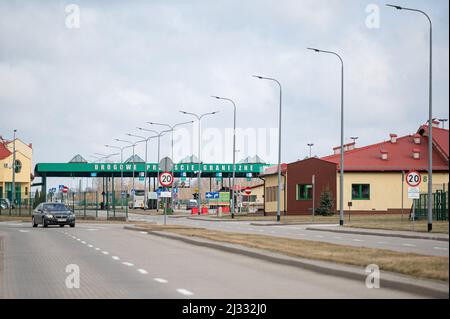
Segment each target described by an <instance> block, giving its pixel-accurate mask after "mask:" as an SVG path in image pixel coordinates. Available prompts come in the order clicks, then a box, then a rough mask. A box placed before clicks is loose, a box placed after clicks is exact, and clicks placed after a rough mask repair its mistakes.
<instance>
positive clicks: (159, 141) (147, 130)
mask: <svg viewBox="0 0 450 319" xmlns="http://www.w3.org/2000/svg"><path fill="white" fill-rule="evenodd" d="M137 129H138V130H140V131H144V132H151V133H154V134H156V135H155V136H156V137H157V138H158V165H157V166H158V173H157V180H158V182H157V183H158V188H159V161H160V160H161V159H160V154H161V136H163V135H164V133H166V132H168V131H161V132H158V131H155V130H149V129H146V128H143V127H137ZM155 191H156V190H155ZM156 211H157V212H159V196H158V198H157V199H156Z"/></svg>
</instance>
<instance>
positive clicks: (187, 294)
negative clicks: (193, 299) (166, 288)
mask: <svg viewBox="0 0 450 319" xmlns="http://www.w3.org/2000/svg"><path fill="white" fill-rule="evenodd" d="M177 292H178V293H180V294H182V295H185V296H192V295H193V293H192V292H190V291H189V290H187V289H184V288H179V289H177Z"/></svg>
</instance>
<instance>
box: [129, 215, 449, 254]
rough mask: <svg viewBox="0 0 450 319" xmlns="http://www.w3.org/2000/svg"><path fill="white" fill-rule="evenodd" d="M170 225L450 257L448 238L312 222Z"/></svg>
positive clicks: (176, 220) (140, 218) (185, 220)
mask: <svg viewBox="0 0 450 319" xmlns="http://www.w3.org/2000/svg"><path fill="white" fill-rule="evenodd" d="M162 218H163V217H162V216H150V215H137V214H129V219H130V220H136V221H147V222H155V223H159V224H161V223H162V222H163V219H162ZM168 223H169V224H175V225H185V226H192V227H201V228H208V229H214V230H220V231H228V232H238V233H250V234H261V235H268V236H279V237H287V238H295V239H305V240H312V241H322V242H329V243H335V244H340V245H350V246H357V247H369V248H379V249H389V250H394V251H400V252H408V253H417V254H423V255H432V256H446V257H448V247H449V243H448V241H447V242H445V241H439V240H430V239H413V238H398V237H389V236H383V237H381V236H373V235H363V234H357V233H354V234H353V233H339V234H338V233H332V232H324V231H320V230H308V229H307V228H308V227H310V226H311V225H308V224H305V225H280V226H255V225H251V222H249V221H233V222H230V221H224V222H220V221H206V220H193V219H188V218H168ZM314 227H321V228H324V229H326V228H327V227H329V228H335V227H336V225H314Z"/></svg>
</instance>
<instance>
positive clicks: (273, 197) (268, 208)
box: [260, 164, 287, 214]
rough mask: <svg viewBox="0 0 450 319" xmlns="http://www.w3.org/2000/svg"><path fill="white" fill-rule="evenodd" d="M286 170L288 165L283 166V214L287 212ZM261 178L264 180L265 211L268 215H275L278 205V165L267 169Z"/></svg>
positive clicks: (281, 209) (281, 208)
mask: <svg viewBox="0 0 450 319" xmlns="http://www.w3.org/2000/svg"><path fill="white" fill-rule="evenodd" d="M286 168H287V166H286V164H281V173H282V174H281V175H282V176H281V202H280V212H281V214H285V213H286V210H287V201H286V192H285V190H286V186H285V185H286V178H287V176H286V175H287V174H286ZM260 177H261V178H262V179H263V180H264V210H265V212H266V213H268V214H274V213H276V212H277V205H278V204H277V203H278V165H277V166H272V167H269V168H267V169H266V170H265V171H264V174H262V175H261V176H260Z"/></svg>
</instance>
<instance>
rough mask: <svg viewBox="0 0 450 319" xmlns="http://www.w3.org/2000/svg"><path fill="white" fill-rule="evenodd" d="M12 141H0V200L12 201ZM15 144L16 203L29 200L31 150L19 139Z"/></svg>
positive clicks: (28, 145)
mask: <svg viewBox="0 0 450 319" xmlns="http://www.w3.org/2000/svg"><path fill="white" fill-rule="evenodd" d="M13 144H14V143H13V141H6V140H2V139H0V198H8V199H10V200H11V199H12V179H13V178H12V175H13V173H12V172H13V170H12V168H13V147H14V146H13ZM15 144H16V174H15V183H16V192H15V194H16V195H15V198H16V203H19V202H20V201H22V202H23V201H25V200H27V199H29V198H30V191H31V189H30V188H31V176H32V175H31V174H32V160H33V148H32V145H31V144H26V143H24V142H23V141H21V140H20V139H16V140H15Z"/></svg>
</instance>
